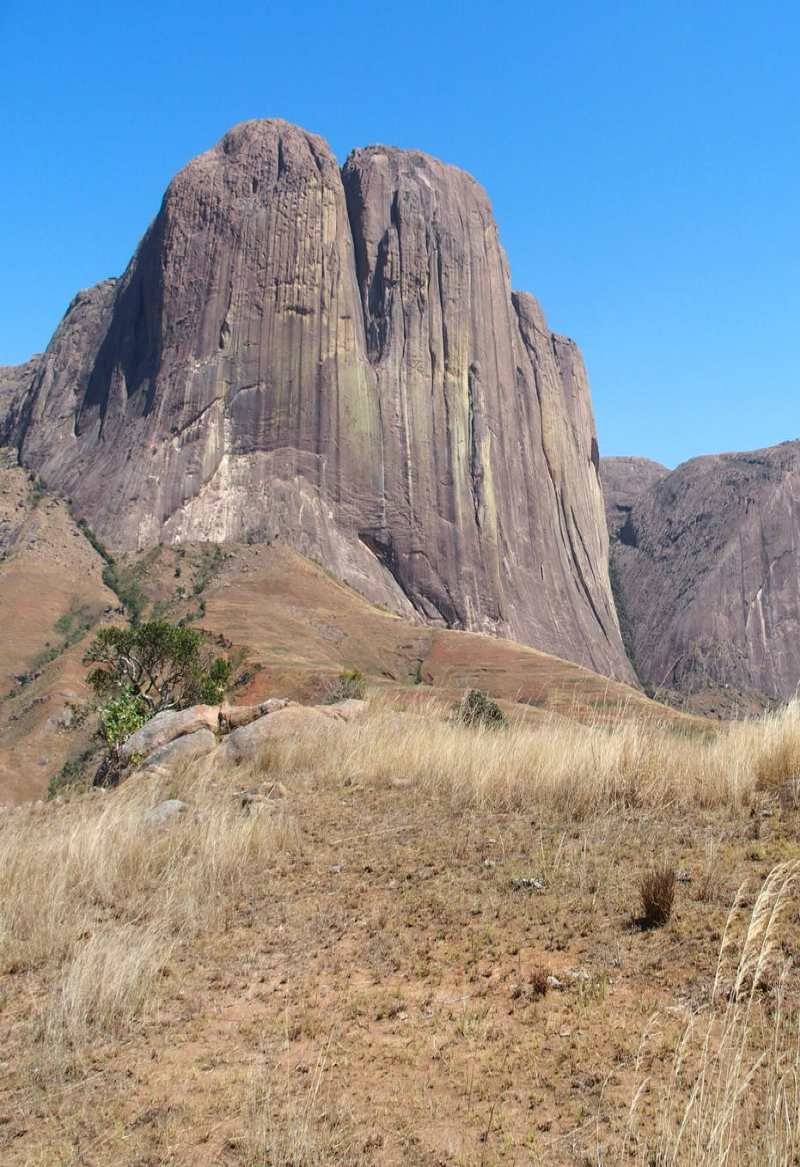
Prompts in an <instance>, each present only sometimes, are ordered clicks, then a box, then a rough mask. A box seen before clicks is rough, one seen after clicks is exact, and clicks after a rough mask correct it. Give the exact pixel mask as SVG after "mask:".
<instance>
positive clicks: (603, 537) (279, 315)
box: [0, 121, 632, 679]
mask: <svg viewBox="0 0 800 1167" xmlns="http://www.w3.org/2000/svg"><path fill="white" fill-rule="evenodd" d="M0 409H3V410H4V411H5V419H4V421H3V423H2V428H3V431H4V434H3V436H4V438H5V441H6V442H8V443H11V444H13V445H14V446H15V447H16V448H17V451H18V456H19V459H20V461H21V463H22V464H23V465H24V466H25V467H27V468H28V469H30V470H32V471H34V472H35V473H36V474H38V475H40V476H41V478H42V479H43V480H44V482H45V483H46V484H47V485H48V486H49V487H51V488H53V489H56V490H58V491H60V492H61V493H62V494H63V495H64V496H66V497H67V498H68V499H69V500H70V503H71V506H72V508H73V512H74V513H75V514H76V515H77V516H78V517H80V518H83V519H85V520H86V521H87V522H88V523H89V524H90V526H91V527H92V528H93V529H94V530H95V531H96V532H97V534H98V536H99V537H100V538H102V539H103V540H104V541H105V542H107V543H108V544H109V545H110V546H111V547H112V548H114V549H115V550H123V551H124V550H135V549H141V548H144V547H148V546H150V545H154V544H157V543H159V542H167V543H174V542H182V541H189V540H193V541H198V540H210V541H220V542H221V541H240V542H241V541H249V542H261V541H264V542H266V541H270V540H273V539H276V538H280V539H281V540H283V541H285V542H287V543H289V544H290V545H292V546H293V547H294V548H295V549H297V550H298V551H300V552H302V553H303V554H305V555H308V556H311V557H313V558H315V559H317V560H318V561H319V562H320V563H321V564H323V565H324V566H325V567H326V568H328V569H329V570H330V571H331V572H332V573H333V574H334V575H336V576H337V577H338V578H340V579H342V580H343V581H345V582H347V583H348V584H350V585H352V586H353V587H355V588H357V589H358V590H359V591H361V592H362V593H363V594H364V595H365V596H367V597H368V598H369V599H371V600H373V601H379V602H382V603H383V604H385V605H387V606H388V607H390V608H391V609H393V610H394V611H397V612H400V613H403V614H405V615H413V616H415V617H417V618H422V619H424V620H426V621H431V622H435V623H441V624H445V625H448V626H451V627H455V628H465V629H471V630H476V631H484V632H492V633H496V634H498V635H501V636H506V637H511V638H514V639H516V640H519V641H521V642H523V643H526V644H531V645H535V646H537V647H539V648H542V649H544V650H546V651H548V652H551V653H555V654H558V655H560V656H563V657H566V658H568V659H571V660H574V661H578V662H579V663H583V664H586V665H588V666H591V667H592V668H594V669H596V670H597V671H600V672H603V673H606V674H607V675H608V674H611V675H615V676H618V677H621V678H623V679H628V678H630V677H631V675H632V674H631V671H630V666H629V664H628V662H627V659H626V657H625V653H624V650H623V647H622V643H621V639H620V634H619V628H618V624H617V618H616V614H615V611H614V604H613V600H612V597H611V591H610V587H609V581H608V572H607V551H608V543H607V533H606V528H605V522H604V512H603V497H602V492H601V487H600V481H599V476H598V464H599V463H598V449H597V441H596V436H595V428H594V420H593V416H592V408H591V402H590V397H589V391H588V387H587V382H586V375H585V372H584V367H583V363H582V360H581V357H580V354H579V352H578V350H577V348H576V347H575V345H574V344H573V343H572V342H571V341H569V340H566V339H564V338H562V337H559V336H556V335H554V334H553V333H551V332H550V331H549V330H548V328H547V325H546V323H545V320H544V317H543V315H542V312H541V310H540V309H539V306H538V304H537V303H536V301H535V300H534V299H533V298H532V297H531V296H529V295H527V294H523V293H515V292H512V290H511V286H510V282H509V274H508V267H507V263H506V259H505V255H504V253H503V250H502V248H501V246H500V243H499V240H498V232H497V226H496V224H495V221H494V218H493V216H492V210H491V206H490V203H489V200H488V198H487V196H486V194H485V192H484V191H483V189H482V188H481V187H480V186H479V185H478V184H477V183H476V182H475V181H474V180H473V179H472V178H471V177H469V175H467V174H465V173H464V172H463V171H460V170H457V169H455V168H453V167H451V166H447V165H444V164H443V163H441V162H439V161H437V160H435V159H433V158H430V157H428V156H426V155H424V154H420V153H418V152H416V151H404V150H398V149H394V148H390V147H384V146H372V147H369V148H367V149H360V150H355V151H354V152H353V153H352V154H351V155H350V157H349V158H348V159H347V161H346V163H345V165H344V167H343V169H342V170H341V171H340V168H339V166H338V164H337V162H336V159H335V157H334V155H333V154H332V152H331V150H330V148H329V147H328V146H327V144H326V143H325V142H324V141H323V140H322V139H321V138H319V137H316V136H315V135H313V134H310V133H307V132H306V131H304V130H302V129H299V128H297V127H295V126H292V125H289V124H287V123H285V122H282V121H252V122H245V123H243V124H242V125H239V126H236V127H235V128H234V129H232V130H231V131H230V132H229V133H227V134H226V135H225V137H224V138H223V139H222V141H221V142H219V144H218V145H217V146H215V147H214V148H213V149H212V150H209V151H208V152H207V153H205V154H202V155H200V157H198V158H195V159H194V160H193V161H192V162H190V163H189V164H188V166H186V167H185V168H184V169H183V170H182V171H181V172H180V173H179V174H178V175H177V176H176V177H175V178H174V179H173V180H172V182H171V183H170V185H169V187H168V189H167V191H166V194H165V196H164V200H163V202H162V205H161V209H160V211H159V213H158V215H157V216H156V218H155V220H154V221H153V223H152V224H151V226H150V227H149V229H148V230H147V232H146V234H145V236H144V238H143V239H142V242H141V244H140V246H139V248H138V250H137V252H136V254H135V255H134V257H133V259H132V260H131V263H130V264H129V266H128V269H127V271H126V272H125V274H124V275H123V276H122V277H121V279H119V280H116V281H115V280H109V281H106V282H104V283H102V284H99V285H97V286H96V287H94V288H92V289H90V290H88V291H86V292H82V293H80V294H79V295H78V296H77V297H76V298H75V300H74V301H73V302H72V304H71V305H70V307H69V309H68V311H67V313H66V315H65V317H64V319H63V321H62V322H61V324H60V326H59V328H58V330H57V331H56V333H55V335H54V336H53V339H52V341H51V343H50V345H49V347H48V349H47V351H46V352H45V353H44V355H43V356H41V357H38V358H34V359H33V360H32V361H30V362H28V363H27V364H26V365H24V366H20V367H17V368H14V369H3V370H0Z"/></svg>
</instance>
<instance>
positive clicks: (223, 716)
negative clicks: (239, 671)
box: [219, 697, 290, 733]
mask: <svg viewBox="0 0 800 1167" xmlns="http://www.w3.org/2000/svg"><path fill="white" fill-rule="evenodd" d="M289 704H290V702H289V700H288V699H287V698H286V697H270V698H269V699H268V700H266V701H262V702H261V704H260V705H231V706H230V707H228V708H223V709H220V711H219V728H220V731H221V732H222V733H230V732H231V731H232V730H234V729H241V727H242V726H243V725H249V724H250V722H251V721H257V720H258V718H259V717H266V715H267V714H268V713H277V712H278V710H279V709H285V708H286V706H287V705H289Z"/></svg>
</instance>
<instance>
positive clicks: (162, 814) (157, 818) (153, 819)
mask: <svg viewBox="0 0 800 1167" xmlns="http://www.w3.org/2000/svg"><path fill="white" fill-rule="evenodd" d="M189 809H190V807H189V804H188V802H181V800H180V799H179V798H168V799H167V800H166V802H159V803H158V805H157V806H152V807H151V808H150V810H146V811H145V812H144V815H143V816H142V822H143V823H144V825H145V826H146V827H164V826H166V825H167V824H168V823H171V822H173V821H174V820H175V819H176V818H178V817H179V816H180V815H182V814H185V813H186V811H187V810H189Z"/></svg>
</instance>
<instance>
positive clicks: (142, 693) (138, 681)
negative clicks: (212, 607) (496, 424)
mask: <svg viewBox="0 0 800 1167" xmlns="http://www.w3.org/2000/svg"><path fill="white" fill-rule="evenodd" d="M83 659H84V663H85V664H94V665H96V666H97V667H96V668H94V669H93V670H92V672H91V673H90V674H89V677H88V682H89V684H90V685H91V687H92V688H93V689H94V691H95V693H96V694H97V696H98V697H99V698H100V699H101V700H104V701H110V700H114V699H115V698H119V697H120V696H123V695H126V696H128V697H130V698H132V699H133V700H134V701H135V702H136V704H137V705H138V706H139V707H140V709H141V712H142V714H143V715H144V716H145V718H149V717H152V716H153V715H154V714H156V713H160V712H161V711H162V710H164V709H184V708H186V706H188V705H195V704H197V703H198V702H201V701H205V702H208V703H209V704H214V703H216V702H218V701H220V700H221V699H222V696H223V694H224V692H225V689H226V687H227V685H228V683H229V682H230V677H231V665H230V662H229V661H228V660H226V659H225V658H224V657H220V656H217V657H215V656H213V655H212V654H210V653H208V652H206V651H205V650H204V648H203V642H202V637H201V635H200V633H199V632H197V631H196V630H195V629H193V628H184V627H182V626H181V625H179V624H170V623H169V622H168V621H166V620H150V621H147V622H145V623H143V624H137V625H135V626H132V627H117V626H116V625H112V626H109V627H107V628H101V629H100V631H99V632H98V633H97V635H96V636H95V638H94V640H93V641H92V643H91V645H90V646H89V649H88V651H87V653H86V655H85V656H84V658H83Z"/></svg>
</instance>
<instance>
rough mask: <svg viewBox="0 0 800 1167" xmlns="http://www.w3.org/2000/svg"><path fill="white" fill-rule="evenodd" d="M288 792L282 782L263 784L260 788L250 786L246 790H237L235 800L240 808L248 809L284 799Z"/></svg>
mask: <svg viewBox="0 0 800 1167" xmlns="http://www.w3.org/2000/svg"><path fill="white" fill-rule="evenodd" d="M287 793H288V791H287V790H286V787H285V786H284V785H283V783H282V782H264V783H262V784H261V786H251V787H249V788H248V789H247V790H237V791H236V798H238V799H239V802H240V803H241V805H242V807H244V808H249V807H254V806H259V805H262V804H264V803H267V802H272V801H273V800H274V799H276V798H285V797H286V795H287Z"/></svg>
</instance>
